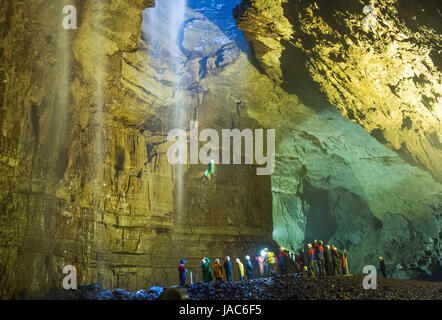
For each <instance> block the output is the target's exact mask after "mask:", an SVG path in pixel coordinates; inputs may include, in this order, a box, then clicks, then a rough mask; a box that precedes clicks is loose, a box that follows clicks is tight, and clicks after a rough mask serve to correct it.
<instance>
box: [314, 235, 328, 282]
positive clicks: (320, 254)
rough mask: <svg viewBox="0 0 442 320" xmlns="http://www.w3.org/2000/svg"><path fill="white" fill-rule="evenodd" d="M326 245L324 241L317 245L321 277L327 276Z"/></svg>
mask: <svg viewBox="0 0 442 320" xmlns="http://www.w3.org/2000/svg"><path fill="white" fill-rule="evenodd" d="M323 245H324V243H323V242H322V240H319V244H318V245H317V247H316V248H317V253H316V254H317V259H316V261H317V263H318V267H319V275H320V276H322V277H324V276H325V275H326V274H325V259H324V246H323Z"/></svg>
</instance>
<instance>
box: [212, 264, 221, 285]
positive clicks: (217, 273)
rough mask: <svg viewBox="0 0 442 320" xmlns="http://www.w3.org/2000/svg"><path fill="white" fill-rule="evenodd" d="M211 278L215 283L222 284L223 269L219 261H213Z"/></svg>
mask: <svg viewBox="0 0 442 320" xmlns="http://www.w3.org/2000/svg"><path fill="white" fill-rule="evenodd" d="M213 277H214V278H215V282H223V267H222V266H221V263H220V262H219V259H216V260H215V266H214V267H213Z"/></svg>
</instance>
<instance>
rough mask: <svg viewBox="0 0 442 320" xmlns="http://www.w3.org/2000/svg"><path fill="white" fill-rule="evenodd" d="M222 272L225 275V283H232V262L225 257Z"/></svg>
mask: <svg viewBox="0 0 442 320" xmlns="http://www.w3.org/2000/svg"><path fill="white" fill-rule="evenodd" d="M224 271H225V273H226V277H227V281H230V282H233V270H232V261H230V257H229V256H227V257H226V262H224Z"/></svg>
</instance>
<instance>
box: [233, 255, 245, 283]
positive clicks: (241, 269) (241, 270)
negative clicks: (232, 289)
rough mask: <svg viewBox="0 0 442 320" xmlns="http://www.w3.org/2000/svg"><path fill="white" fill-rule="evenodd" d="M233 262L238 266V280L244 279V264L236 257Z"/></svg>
mask: <svg viewBox="0 0 442 320" xmlns="http://www.w3.org/2000/svg"><path fill="white" fill-rule="evenodd" d="M235 262H236V264H237V265H238V268H239V281H244V265H243V264H242V262H241V261H240V260H239V259H238V258H236V260H235Z"/></svg>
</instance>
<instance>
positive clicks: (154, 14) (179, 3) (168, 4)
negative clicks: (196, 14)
mask: <svg viewBox="0 0 442 320" xmlns="http://www.w3.org/2000/svg"><path fill="white" fill-rule="evenodd" d="M186 2H187V1H186V0H159V1H157V2H156V4H155V7H153V8H148V9H146V11H145V15H146V16H145V19H144V20H145V21H146V22H147V23H148V26H146V28H145V30H144V35H145V40H146V42H147V45H148V49H147V50H148V52H149V55H150V56H151V57H152V56H154V54H153V50H151V49H150V48H151V46H155V45H158V46H161V47H162V48H164V49H165V52H166V54H165V57H166V59H167V60H168V61H167V65H168V71H169V72H172V73H173V79H172V80H173V81H172V82H173V94H172V97H170V98H171V101H172V103H173V109H174V112H173V119H172V120H173V128H180V129H185V127H186V124H185V121H184V119H185V114H184V111H185V103H186V100H187V94H186V91H185V89H183V87H184V86H183V85H184V83H183V81H184V77H183V67H184V59H183V58H184V56H183V53H182V52H181V48H180V40H181V39H180V38H181V33H182V27H183V23H184V22H185V14H186V5H187V3H186ZM165 57H160V58H161V59H164V58H165ZM183 169H184V168H183V165H177V166H176V167H175V168H174V182H175V183H176V188H175V204H176V209H177V212H179V211H180V209H181V208H182V205H183V175H184V172H183V171H184V170H183Z"/></svg>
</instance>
